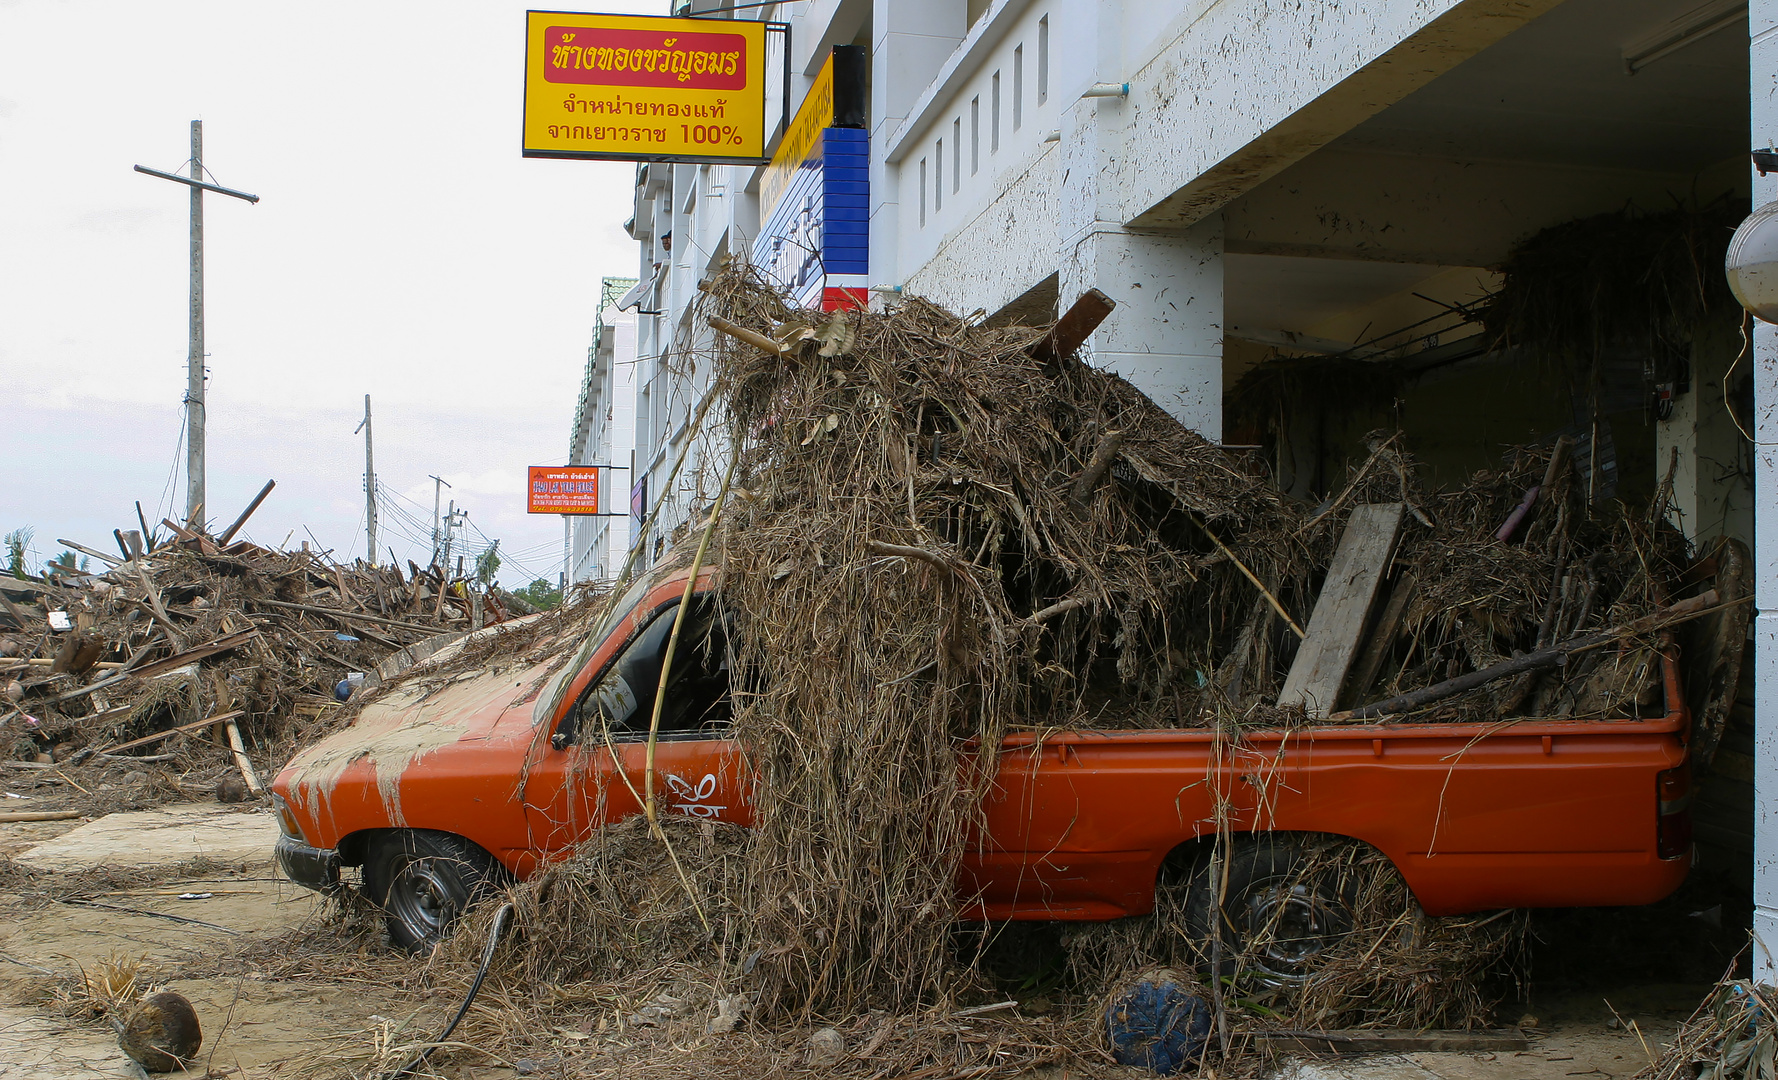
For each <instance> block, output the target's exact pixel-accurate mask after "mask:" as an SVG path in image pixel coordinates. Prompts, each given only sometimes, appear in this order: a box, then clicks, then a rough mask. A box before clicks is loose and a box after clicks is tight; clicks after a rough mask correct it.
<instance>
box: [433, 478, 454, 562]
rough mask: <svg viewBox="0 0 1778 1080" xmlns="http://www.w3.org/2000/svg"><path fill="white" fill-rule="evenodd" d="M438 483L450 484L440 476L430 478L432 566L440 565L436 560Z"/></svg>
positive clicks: (448, 485) (447, 485) (446, 485)
mask: <svg viewBox="0 0 1778 1080" xmlns="http://www.w3.org/2000/svg"><path fill="white" fill-rule="evenodd" d="M440 484H443V485H444V486H445V487H450V486H451V484H450V481H448V480H446V479H445V478H444V477H442V476H434V477H433V478H432V565H433V566H439V565H441V564H440V563H439V561H438V539H439V537H438V532H439V520H438V493H439V491H440V490H441V489H440V487H439V485H440Z"/></svg>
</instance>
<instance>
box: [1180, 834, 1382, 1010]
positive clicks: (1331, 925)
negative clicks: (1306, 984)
mask: <svg viewBox="0 0 1778 1080" xmlns="http://www.w3.org/2000/svg"><path fill="white" fill-rule="evenodd" d="M1350 870H1351V867H1350V860H1348V859H1344V858H1341V857H1339V849H1338V848H1337V847H1335V846H1333V845H1330V844H1327V843H1315V842H1312V841H1302V840H1297V839H1292V838H1286V837H1246V838H1242V839H1237V840H1236V841H1235V843H1234V844H1233V849H1232V850H1231V851H1230V853H1229V856H1228V874H1227V878H1228V887H1227V892H1226V893H1225V894H1224V896H1223V900H1222V903H1221V905H1220V907H1219V905H1218V904H1217V903H1216V896H1217V893H1218V892H1219V891H1220V887H1221V884H1222V883H1221V881H1220V880H1219V877H1220V876H1221V867H1220V862H1219V860H1214V859H1213V860H1209V861H1208V863H1207V865H1205V866H1204V867H1203V868H1202V870H1201V871H1200V875H1199V878H1198V880H1197V882H1195V883H1194V888H1193V889H1192V895H1191V900H1190V901H1189V905H1188V921H1189V923H1190V925H1191V929H1192V932H1193V934H1194V935H1195V936H1196V937H1197V938H1198V939H1199V941H1200V943H1202V944H1204V946H1205V948H1206V949H1208V942H1209V941H1210V940H1211V936H1212V935H1213V934H1214V933H1216V932H1217V927H1218V923H1219V921H1220V927H1221V934H1222V945H1221V954H1222V961H1221V964H1220V967H1221V972H1222V974H1224V975H1234V974H1237V973H1244V974H1246V975H1247V976H1249V977H1251V978H1255V979H1257V980H1258V981H1259V982H1261V983H1262V984H1264V985H1267V986H1277V987H1283V986H1291V985H1295V984H1298V983H1301V982H1303V980H1305V979H1306V978H1308V975H1309V972H1310V970H1311V969H1312V967H1313V965H1314V963H1315V960H1316V958H1317V957H1319V956H1320V955H1321V953H1322V952H1324V951H1325V950H1327V949H1329V948H1331V947H1332V946H1333V945H1334V944H1335V943H1337V942H1338V941H1339V940H1340V939H1341V938H1343V937H1345V936H1346V935H1347V934H1348V933H1350V932H1351V930H1352V908H1353V905H1354V903H1355V901H1356V899H1357V882H1356V881H1355V879H1354V876H1353V874H1352V873H1351V872H1350Z"/></svg>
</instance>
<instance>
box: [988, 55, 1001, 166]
mask: <svg viewBox="0 0 1778 1080" xmlns="http://www.w3.org/2000/svg"><path fill="white" fill-rule="evenodd" d="M999 152H1000V72H998V71H996V72H995V73H994V78H993V81H992V84H991V85H990V87H989V89H988V153H990V154H998V153H999Z"/></svg>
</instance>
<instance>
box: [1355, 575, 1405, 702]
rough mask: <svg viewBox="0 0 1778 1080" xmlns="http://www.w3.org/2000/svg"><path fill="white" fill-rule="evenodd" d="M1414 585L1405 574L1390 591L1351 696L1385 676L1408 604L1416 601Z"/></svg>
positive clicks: (1356, 675) (1365, 647)
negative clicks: (1384, 671)
mask: <svg viewBox="0 0 1778 1080" xmlns="http://www.w3.org/2000/svg"><path fill="white" fill-rule="evenodd" d="M1414 586H1415V582H1414V576H1413V575H1412V574H1411V573H1407V572H1405V571H1404V572H1403V573H1402V575H1401V576H1400V578H1399V579H1398V580H1397V581H1396V583H1395V587H1394V588H1393V589H1391V590H1390V592H1389V600H1388V602H1387V603H1385V604H1384V605H1383V613H1382V614H1381V615H1379V616H1377V625H1376V627H1375V629H1373V630H1372V631H1371V637H1370V640H1369V641H1367V642H1365V646H1364V657H1363V658H1362V659H1361V660H1359V662H1358V670H1357V672H1356V673H1355V674H1354V675H1353V676H1352V684H1351V687H1352V688H1351V689H1350V690H1349V691H1348V692H1347V695H1348V697H1350V696H1351V695H1352V694H1363V693H1364V692H1365V691H1367V690H1369V689H1370V688H1371V684H1372V683H1374V682H1376V681H1377V676H1378V675H1379V674H1381V673H1382V670H1383V661H1384V660H1386V659H1388V657H1389V649H1390V646H1392V645H1394V644H1395V636H1396V635H1397V634H1399V633H1401V621H1402V619H1403V618H1404V617H1405V616H1406V615H1407V613H1408V605H1409V604H1410V603H1412V602H1413V599H1414V592H1415V588H1414Z"/></svg>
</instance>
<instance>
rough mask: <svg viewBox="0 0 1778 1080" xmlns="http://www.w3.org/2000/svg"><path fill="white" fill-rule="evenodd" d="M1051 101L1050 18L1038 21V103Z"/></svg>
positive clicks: (1045, 17) (1046, 17)
mask: <svg viewBox="0 0 1778 1080" xmlns="http://www.w3.org/2000/svg"><path fill="white" fill-rule="evenodd" d="M1049 99H1050V17H1049V16H1048V15H1045V16H1044V17H1043V18H1041V19H1038V20H1037V103H1038V104H1039V105H1042V104H1043V103H1044V102H1046V101H1048V100H1049Z"/></svg>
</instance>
